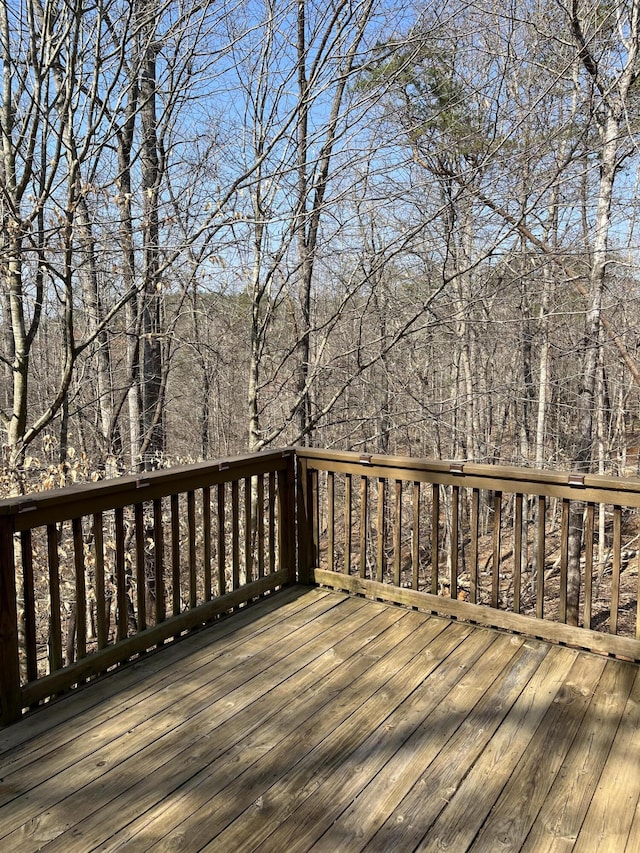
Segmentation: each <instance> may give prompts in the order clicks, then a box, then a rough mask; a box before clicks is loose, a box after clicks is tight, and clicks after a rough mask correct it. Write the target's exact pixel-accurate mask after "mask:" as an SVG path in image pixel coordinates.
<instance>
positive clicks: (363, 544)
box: [360, 476, 369, 578]
mask: <svg viewBox="0 0 640 853" xmlns="http://www.w3.org/2000/svg"><path fill="white" fill-rule="evenodd" d="M368 521H369V490H368V478H367V477H364V476H363V477H361V478H360V577H361V578H364V577H366V575H367V525H368Z"/></svg>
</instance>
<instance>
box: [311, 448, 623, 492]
mask: <svg viewBox="0 0 640 853" xmlns="http://www.w3.org/2000/svg"><path fill="white" fill-rule="evenodd" d="M295 452H296V455H297V457H298V458H299V459H306V460H308V461H309V462H310V463H311V464H312V465H316V466H318V467H322V468H326V469H327V470H331V468H332V467H334V466H339V467H340V469H341V470H343V471H345V472H348V469H349V468H352V469H353V470H356V469H357V470H359V471H360V472H361V473H364V472H366V471H369V470H370V471H371V474H372V475H373V476H377V475H379V474H380V475H382V474H385V475H386V476H389V477H397V478H398V479H411V475H412V474H414V473H415V474H416V475H418V478H419V479H424V480H429V479H432V480H433V481H434V482H439V483H448V484H450V483H455V482H456V481H457V482H459V483H460V484H462V482H464V484H465V485H468V486H473V487H475V488H481V489H482V488H484V489H492V490H496V491H505V492H522V493H529V494H544V495H553V496H555V497H571V498H573V499H577V500H585V501H590V500H594V501H599V502H606V503H620V504H624V505H628V506H640V478H637V477H611V476H606V475H602V474H578V473H574V472H571V471H540V470H538V469H535V470H534V469H532V468H524V467H517V466H511V465H488V464H480V463H474V462H454V461H441V460H435V459H418V458H414V457H410V456H383V455H378V454H368V453H357V452H353V451H344V450H317V449H315V448H308V447H296V448H295Z"/></svg>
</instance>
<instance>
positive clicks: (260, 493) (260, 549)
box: [257, 474, 264, 578]
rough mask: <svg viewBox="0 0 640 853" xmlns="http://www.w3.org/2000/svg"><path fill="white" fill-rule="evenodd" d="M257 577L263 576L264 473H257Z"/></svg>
mask: <svg viewBox="0 0 640 853" xmlns="http://www.w3.org/2000/svg"><path fill="white" fill-rule="evenodd" d="M257 488H258V500H257V512H258V518H257V524H258V578H263V577H264V474H259V475H258V485H257Z"/></svg>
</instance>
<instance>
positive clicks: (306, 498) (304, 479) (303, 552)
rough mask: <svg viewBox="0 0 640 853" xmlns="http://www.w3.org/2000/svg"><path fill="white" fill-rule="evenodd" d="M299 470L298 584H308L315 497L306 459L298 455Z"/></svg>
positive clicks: (297, 467) (311, 556)
mask: <svg viewBox="0 0 640 853" xmlns="http://www.w3.org/2000/svg"><path fill="white" fill-rule="evenodd" d="M296 470H297V486H298V487H297V504H298V506H297V509H298V511H297V515H296V520H297V532H298V583H302V584H308V583H309V581H310V576H309V572H310V570H311V569H312V568H313V522H312V519H313V495H312V484H311V476H310V474H309V469H308V463H307V460H306V459H301V458H300V457H299V456H298V455H297V454H296Z"/></svg>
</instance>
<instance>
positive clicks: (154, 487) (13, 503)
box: [0, 448, 294, 531]
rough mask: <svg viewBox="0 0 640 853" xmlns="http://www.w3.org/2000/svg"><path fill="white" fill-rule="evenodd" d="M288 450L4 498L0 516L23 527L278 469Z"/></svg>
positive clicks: (285, 462)
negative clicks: (9, 518) (12, 518)
mask: <svg viewBox="0 0 640 853" xmlns="http://www.w3.org/2000/svg"><path fill="white" fill-rule="evenodd" d="M293 453H294V451H293V449H291V448H281V449H278V450H272V451H265V452H261V453H249V454H244V455H241V456H234V457H229V458H226V459H216V460H215V461H214V462H201V463H196V464H193V465H182V466H179V467H176V468H169V469H166V470H162V471H150V472H146V473H140V474H133V475H129V476H126V477H119V478H115V479H111V480H101V481H99V482H97V483H81V484H77V485H73V486H67V487H65V488H62V489H52V490H51V491H47V492H37V493H33V494H28V495H24V496H20V497H12V498H6V499H4V500H0V516H7V515H13V516H15V517H16V527H15V529H16V530H17V531H20V530H26V529H29V528H32V527H37V526H39V525H44V524H53V523H56V522H58V521H64V520H67V519H71V518H75V517H79V516H85V515H89V514H90V513H94V512H101V511H106V510H109V509H115V508H119V507H123V506H128V505H130V504H136V503H141V502H142V501H149V500H154V499H156V498H160V497H165V496H168V495H172V494H178V493H182V492H187V491H191V490H194V489H198V488H202V487H203V486H213V485H216V484H218V483H225V482H229V481H230V480H235V479H239V478H242V477H250V476H254V475H257V474H264V473H269V472H271V471H278V470H281V469H283V468H285V467H286V465H287V459H288V458H289V457H291V455H292V454H293Z"/></svg>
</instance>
